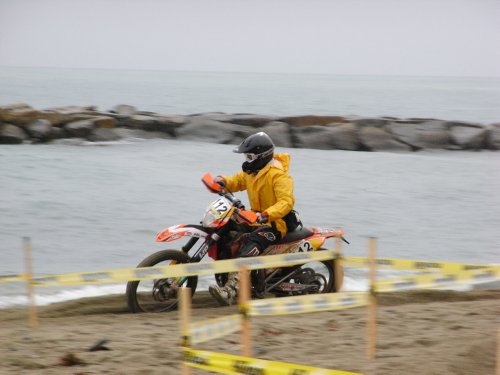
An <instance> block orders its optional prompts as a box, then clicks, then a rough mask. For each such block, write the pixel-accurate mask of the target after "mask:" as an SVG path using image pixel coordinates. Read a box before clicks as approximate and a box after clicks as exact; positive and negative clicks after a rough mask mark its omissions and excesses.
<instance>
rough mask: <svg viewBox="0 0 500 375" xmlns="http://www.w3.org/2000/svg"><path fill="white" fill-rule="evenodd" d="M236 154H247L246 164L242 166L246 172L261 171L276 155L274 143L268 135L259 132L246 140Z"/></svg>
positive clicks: (237, 148) (236, 149) (236, 150)
mask: <svg viewBox="0 0 500 375" xmlns="http://www.w3.org/2000/svg"><path fill="white" fill-rule="evenodd" d="M233 151H234V152H236V153H238V154H245V159H246V160H245V162H244V163H243V165H242V166H241V167H242V169H243V171H244V172H247V173H255V172H258V171H260V170H261V169H262V168H264V167H265V166H266V164H267V163H269V162H270V161H271V159H272V158H273V154H274V143H273V141H272V139H271V137H269V136H268V135H267V134H266V133H264V132H259V133H256V134H252V135H251V136H249V137H247V138H245V139H244V140H243V142H241V143H240V144H239V146H238V147H236V148H235V149H234V150H233Z"/></svg>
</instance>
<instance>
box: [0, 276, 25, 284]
mask: <svg viewBox="0 0 500 375" xmlns="http://www.w3.org/2000/svg"><path fill="white" fill-rule="evenodd" d="M25 280H26V276H24V275H0V284H2V283H15V282H20V281H25Z"/></svg>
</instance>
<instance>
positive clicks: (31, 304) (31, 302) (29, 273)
mask: <svg viewBox="0 0 500 375" xmlns="http://www.w3.org/2000/svg"><path fill="white" fill-rule="evenodd" d="M23 249H24V270H25V271H24V272H25V273H24V274H25V276H26V287H27V297H28V322H29V325H30V327H31V328H32V329H37V328H38V315H37V309H36V302H35V288H34V284H33V261H32V258H31V242H30V239H29V237H23Z"/></svg>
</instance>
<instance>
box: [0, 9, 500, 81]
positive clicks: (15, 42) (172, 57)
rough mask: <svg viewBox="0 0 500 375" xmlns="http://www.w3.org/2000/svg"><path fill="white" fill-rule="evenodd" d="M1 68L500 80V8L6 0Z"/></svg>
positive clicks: (0, 15) (0, 24)
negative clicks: (380, 75)
mask: <svg viewBox="0 0 500 375" xmlns="http://www.w3.org/2000/svg"><path fill="white" fill-rule="evenodd" d="M0 65H3V66H54V67H84V68H113V69H114V68H127V69H129V68H130V69H161V70H196V71H237V72H241V71H246V72H283V73H333V74H398V75H452V76H453V75H457V76H463V75H465V76H500V0H0Z"/></svg>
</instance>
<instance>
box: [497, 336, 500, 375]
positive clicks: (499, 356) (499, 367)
mask: <svg viewBox="0 0 500 375" xmlns="http://www.w3.org/2000/svg"><path fill="white" fill-rule="evenodd" d="M497 375H500V328H499V329H498V334H497Z"/></svg>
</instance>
